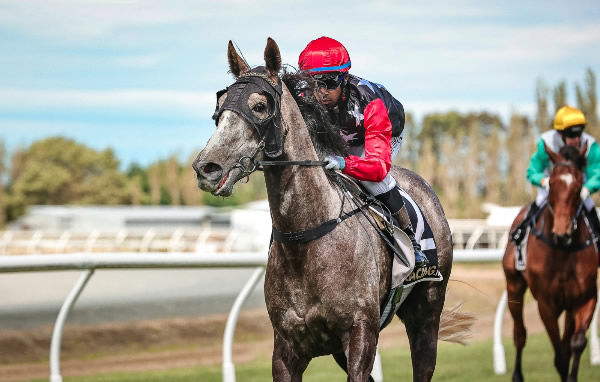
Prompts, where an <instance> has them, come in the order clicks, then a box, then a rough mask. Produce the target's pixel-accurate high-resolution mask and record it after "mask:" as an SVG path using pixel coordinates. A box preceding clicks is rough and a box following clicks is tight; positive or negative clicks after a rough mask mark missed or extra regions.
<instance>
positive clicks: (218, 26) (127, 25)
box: [0, 0, 600, 168]
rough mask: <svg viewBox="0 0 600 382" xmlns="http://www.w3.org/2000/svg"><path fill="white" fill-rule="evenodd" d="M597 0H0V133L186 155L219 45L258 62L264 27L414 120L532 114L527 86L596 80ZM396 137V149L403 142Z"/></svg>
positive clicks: (209, 128)
mask: <svg viewBox="0 0 600 382" xmlns="http://www.w3.org/2000/svg"><path fill="white" fill-rule="evenodd" d="M598 20H600V3H598V2H597V1H593V0H589V1H579V0H572V1H568V2H565V1H554V0H546V1H524V0H516V1H513V0H505V1H501V2H499V1H484V0H479V1H478V0H462V1H451V0H434V1H410V2H408V1H351V0H346V1H322V0H318V1H312V0H305V1H301V2H298V1H284V0H277V1H267V0H265V1H260V0H256V1H241V0H236V1H231V0H220V1H191V0H164V1H158V0H143V1H142V0H139V1H136V0H60V1H59V0H0V51H1V52H2V54H1V55H0V140H2V141H4V143H5V145H6V146H7V148H8V150H9V151H13V150H15V149H19V148H24V147H27V146H29V145H30V144H31V143H32V142H34V141H36V140H39V139H43V138H46V137H50V136H58V135H60V136H64V137H68V138H72V139H74V140H76V141H77V142H79V143H83V144H85V145H86V146H88V147H91V148H94V149H98V150H104V149H106V148H109V147H110V148H112V149H113V150H114V151H115V153H116V155H117V157H118V158H119V159H120V160H121V166H122V167H123V168H126V167H127V166H128V165H129V164H131V163H133V162H135V163H138V164H141V165H148V164H150V163H152V162H153V161H156V160H158V159H166V158H167V157H169V156H171V155H176V156H177V157H178V158H180V159H181V160H187V159H188V158H189V157H191V156H192V155H194V154H195V153H196V152H198V151H199V150H200V149H201V148H202V147H203V146H204V145H205V144H206V141H207V140H208V138H209V137H210V135H211V134H212V132H213V130H214V123H213V121H212V120H211V116H212V112H213V111H214V107H215V101H216V100H215V92H216V91H218V90H220V89H222V88H224V87H226V86H227V85H229V84H231V83H232V82H233V78H232V76H231V74H229V73H228V67H227V44H228V41H229V40H232V41H233V42H234V43H235V44H236V45H237V46H238V47H239V48H240V49H241V52H242V54H243V55H244V57H245V58H246V60H247V61H248V62H249V63H250V65H252V66H255V65H261V64H263V63H264V61H263V52H264V48H265V45H266V41H267V38H268V37H271V38H273V39H274V40H275V41H276V42H277V44H278V45H279V48H280V50H281V54H282V61H283V63H285V64H289V65H292V66H294V67H296V66H297V61H298V55H299V53H300V52H301V51H302V49H304V47H305V46H306V44H307V43H308V42H309V41H311V40H313V39H315V38H318V37H320V36H328V37H332V38H335V39H337V40H339V41H340V42H342V43H343V44H344V45H345V46H346V48H347V49H348V51H349V53H350V57H351V60H352V69H351V73H353V74H355V75H358V76H360V77H363V78H366V79H368V80H371V81H374V82H377V83H381V84H383V85H385V87H386V88H387V89H388V90H390V92H391V93H392V94H393V95H394V96H395V97H396V98H397V99H398V100H400V101H401V102H402V103H403V104H404V106H405V109H406V110H407V111H408V112H411V113H413V115H414V116H415V117H416V118H417V120H419V118H422V116H423V115H424V114H425V113H428V112H435V111H439V112H444V111H449V110H458V111H461V112H468V111H482V110H487V111H490V112H495V113H498V114H500V115H501V116H502V118H503V119H504V121H507V120H508V118H509V115H510V114H511V113H512V112H519V113H524V114H528V115H531V116H533V113H534V111H535V107H534V104H535V83H536V80H537V79H538V78H543V79H544V80H545V81H546V82H547V83H548V84H549V85H551V86H553V85H555V84H557V83H558V82H559V81H563V80H564V81H566V82H567V85H568V100H569V102H570V103H572V104H575V94H574V85H575V84H576V83H581V82H582V81H583V79H584V76H585V72H586V69H587V68H591V69H592V70H593V71H594V72H595V73H596V75H600V49H599V47H600V23H599V22H598ZM407 144H408V143H407Z"/></svg>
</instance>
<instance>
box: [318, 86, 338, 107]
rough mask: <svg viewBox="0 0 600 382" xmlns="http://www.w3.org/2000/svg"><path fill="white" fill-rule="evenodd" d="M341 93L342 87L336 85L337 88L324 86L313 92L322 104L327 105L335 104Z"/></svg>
mask: <svg viewBox="0 0 600 382" xmlns="http://www.w3.org/2000/svg"><path fill="white" fill-rule="evenodd" d="M341 95H342V87H341V86H338V87H337V89H333V90H327V89H326V88H319V90H317V92H316V93H315V96H316V97H317V99H318V100H319V102H321V103H322V104H323V105H325V106H328V107H333V106H335V105H336V104H337V103H338V101H339V100H340V96H341Z"/></svg>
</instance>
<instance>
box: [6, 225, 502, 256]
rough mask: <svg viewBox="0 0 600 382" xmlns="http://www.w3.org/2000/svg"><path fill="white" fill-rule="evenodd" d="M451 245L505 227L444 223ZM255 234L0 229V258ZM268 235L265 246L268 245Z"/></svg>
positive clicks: (202, 242) (487, 244)
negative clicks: (448, 228) (446, 225)
mask: <svg viewBox="0 0 600 382" xmlns="http://www.w3.org/2000/svg"><path fill="white" fill-rule="evenodd" d="M449 223H450V229H451V231H452V242H453V243H454V248H455V249H467V250H472V249H480V248H504V247H505V246H506V240H507V237H508V229H509V227H508V226H506V227H505V226H490V225H487V224H486V221H485V220H482V219H475V220H469V219H452V220H450V222H449ZM255 234H256V233H255V232H245V231H244V230H240V229H239V227H237V228H236V227H220V226H215V227H213V226H211V225H205V226H202V227H187V228H171V229H170V228H148V229H143V228H142V229H140V228H129V229H125V228H123V229H120V230H113V231H108V230H106V231H101V230H93V231H73V230H65V231H40V230H36V231H27V230H7V231H3V232H2V231H0V255H2V254H14V255H24V254H36V253H56V254H61V253H76V252H81V251H84V252H86V251H88V252H108V251H110V252H120V251H124V252H129V251H134V252H163V251H167V252H194V251H196V249H197V248H198V246H200V247H201V248H202V250H203V251H204V250H206V249H207V248H214V249H218V250H220V251H222V252H230V251H235V250H236V249H235V248H233V246H234V245H235V244H236V243H238V242H239V241H240V240H244V239H246V240H245V241H244V242H245V243H246V244H245V245H244V246H238V248H246V249H247V250H252V251H258V250H262V248H252V247H249V246H248V244H249V243H252V241H251V240H248V239H250V238H254V235H255ZM268 239H269V238H268V236H266V237H265V240H264V241H265V242H266V243H268Z"/></svg>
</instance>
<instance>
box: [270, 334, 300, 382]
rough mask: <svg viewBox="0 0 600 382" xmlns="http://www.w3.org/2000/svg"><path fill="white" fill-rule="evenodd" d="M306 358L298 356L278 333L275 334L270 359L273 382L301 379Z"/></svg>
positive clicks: (289, 381)
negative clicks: (271, 357)
mask: <svg viewBox="0 0 600 382" xmlns="http://www.w3.org/2000/svg"><path fill="white" fill-rule="evenodd" d="M308 362H309V360H308V359H305V358H302V357H299V356H298V355H297V354H295V353H294V352H293V351H292V349H290V348H289V345H288V344H287V342H285V341H284V340H283V339H282V338H281V337H280V336H279V335H277V334H275V340H274V346H273V359H272V374H273V381H275V382H299V381H302V373H304V370H306V367H307V366H308Z"/></svg>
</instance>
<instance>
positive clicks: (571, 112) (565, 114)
mask: <svg viewBox="0 0 600 382" xmlns="http://www.w3.org/2000/svg"><path fill="white" fill-rule="evenodd" d="M584 125H585V116H584V115H583V113H582V112H581V110H579V109H577V108H576V107H571V106H563V107H561V108H560V109H558V111H557V112H556V115H555V116H554V129H555V130H558V131H563V130H565V129H567V128H569V127H572V126H581V129H583V126H584Z"/></svg>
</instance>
